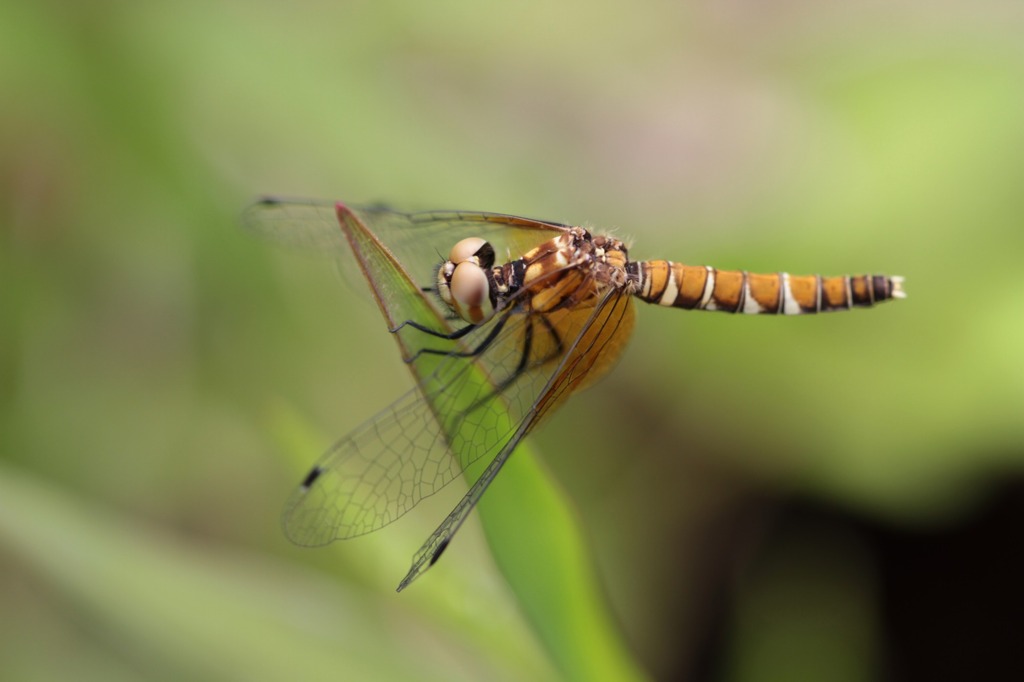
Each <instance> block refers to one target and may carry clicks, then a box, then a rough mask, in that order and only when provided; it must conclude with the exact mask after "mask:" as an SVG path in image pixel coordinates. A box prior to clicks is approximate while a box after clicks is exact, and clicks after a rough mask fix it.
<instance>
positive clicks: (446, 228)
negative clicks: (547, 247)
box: [242, 197, 568, 286]
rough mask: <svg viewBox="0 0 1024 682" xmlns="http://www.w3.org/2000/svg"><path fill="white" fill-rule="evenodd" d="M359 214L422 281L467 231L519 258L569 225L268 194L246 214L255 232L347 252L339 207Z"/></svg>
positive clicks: (290, 243)
mask: <svg viewBox="0 0 1024 682" xmlns="http://www.w3.org/2000/svg"><path fill="white" fill-rule="evenodd" d="M339 207H340V209H341V210H342V211H344V212H346V213H348V214H351V215H353V216H355V217H357V218H358V219H359V220H360V221H361V222H363V223H364V224H365V225H366V226H367V227H368V228H369V229H370V230H371V231H372V232H373V233H374V234H375V235H376V236H377V238H378V239H379V240H380V242H381V243H382V244H384V245H385V246H386V248H387V249H388V250H389V251H390V252H391V253H392V254H393V255H394V257H395V258H396V259H397V260H398V261H399V262H400V263H402V264H403V266H404V267H405V269H406V271H407V272H408V273H409V275H410V276H411V277H412V279H413V281H414V282H415V283H416V284H417V285H419V286H431V285H432V284H433V275H434V271H435V270H436V269H437V265H438V263H440V262H441V261H443V260H444V259H445V258H446V257H447V255H448V252H449V250H450V249H451V248H452V246H454V245H455V244H456V243H457V242H459V241H461V240H462V239H465V238H467V237H482V238H484V239H486V240H488V241H489V242H491V245H492V246H493V247H494V250H495V253H496V254H497V256H498V258H499V259H505V260H511V259H514V258H518V257H519V256H521V255H522V254H524V253H525V252H527V251H529V250H530V249H532V248H533V247H534V246H536V245H537V244H539V243H541V242H543V241H545V240H546V239H550V238H551V237H554V236H556V235H557V233H559V232H561V231H562V230H565V229H566V228H567V227H568V226H567V225H562V224H560V223H555V222H551V221H545V220H534V219H531V218H522V217H519V216H513V215H506V214H503V213H485V212H472V211H429V212H421V213H402V212H399V211H392V210H390V209H387V208H385V207H382V206H349V205H346V204H343V203H341V202H336V201H324V200H319V199H284V198H277V197H267V198H264V199H262V200H260V201H258V202H256V203H254V204H253V205H251V206H250V207H249V208H247V209H246V210H245V212H244V214H243V216H242V223H243V225H244V226H245V227H246V228H247V229H248V230H250V231H251V232H254V233H256V234H259V235H261V236H263V237H266V238H269V239H272V240H274V241H276V242H278V243H281V244H285V245H287V246H292V247H300V248H312V249H316V250H320V251H328V252H336V254H335V255H337V256H339V257H342V258H345V255H346V254H347V253H348V252H349V249H350V245H349V243H348V241H347V240H346V238H345V235H344V234H343V232H342V230H341V229H340V225H339V218H338V211H339Z"/></svg>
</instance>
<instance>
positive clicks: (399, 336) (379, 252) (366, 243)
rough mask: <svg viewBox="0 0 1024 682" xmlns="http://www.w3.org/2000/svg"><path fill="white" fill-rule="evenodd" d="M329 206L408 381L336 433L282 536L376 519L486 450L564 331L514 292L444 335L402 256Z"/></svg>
mask: <svg viewBox="0 0 1024 682" xmlns="http://www.w3.org/2000/svg"><path fill="white" fill-rule="evenodd" d="M339 217H340V219H339V220H337V224H338V228H339V229H338V232H339V233H340V234H342V239H343V240H344V242H345V244H346V245H347V247H348V249H349V251H350V252H351V253H352V255H353V256H354V258H353V260H354V262H355V263H356V264H357V265H358V268H359V270H360V271H361V272H362V273H363V275H364V276H365V279H366V281H367V283H368V284H369V286H370V289H371V291H372V292H373V293H374V296H375V298H376V299H377V301H378V303H379V304H380V306H381V310H382V312H383V314H384V316H385V318H386V320H387V322H388V326H389V328H391V329H392V330H393V332H394V337H395V338H396V340H397V341H398V343H399V346H400V348H401V349H402V354H403V357H404V358H405V360H406V362H407V365H408V366H409V368H410V370H411V371H412V373H413V375H414V377H415V378H416V380H417V383H418V392H411V393H409V394H407V395H406V396H404V397H403V398H402V399H400V400H399V401H398V402H397V403H395V404H394V405H393V406H391V407H390V408H388V409H387V410H385V411H384V412H382V413H381V414H380V415H378V416H377V417H376V418H374V419H373V420H371V421H370V422H367V423H366V424H365V425H363V426H362V427H360V428H359V429H357V430H356V431H355V432H354V433H353V434H352V435H350V436H349V437H347V438H345V439H344V440H342V441H341V442H339V443H338V444H336V445H335V446H334V447H333V448H331V450H330V451H328V452H327V453H326V454H325V455H324V456H323V458H322V459H321V461H320V462H319V463H318V464H317V465H316V467H314V468H313V470H312V471H311V472H310V473H309V475H308V476H307V477H306V480H305V482H304V483H303V485H302V486H300V488H299V490H298V491H297V492H296V493H295V495H293V497H292V500H291V501H290V503H289V505H288V508H287V510H286V513H285V520H284V523H285V528H286V532H287V534H288V535H289V537H291V538H292V539H293V540H294V541H296V542H297V543H300V544H306V545H311V544H312V545H316V544H324V543H326V542H330V541H331V540H334V539H337V538H344V537H351V536H353V535H359V534H361V533H367V532H370V531H372V530H375V529H377V528H380V527H381V526H383V525H385V524H387V523H390V522H391V521H393V520H394V519H396V518H398V517H399V516H401V515H402V514H404V513H405V512H406V511H408V510H409V509H410V508H412V507H413V506H414V505H415V504H417V503H418V502H419V501H420V500H421V499H423V498H424V497H426V496H428V495H430V494H433V493H434V492H436V491H437V490H438V489H440V488H441V487H442V486H444V485H445V484H447V483H448V482H450V481H451V480H452V478H454V477H455V476H456V475H458V474H459V473H460V472H462V471H463V470H464V469H465V468H466V467H467V466H469V465H470V464H471V463H472V462H474V461H476V460H478V459H480V458H481V457H485V456H488V455H490V456H493V455H494V454H495V453H497V452H498V451H499V450H500V448H501V446H502V444H503V443H505V442H506V441H507V440H508V438H509V437H510V435H511V434H512V433H513V432H514V431H515V428H516V426H517V425H518V424H519V423H520V422H521V421H522V419H523V416H524V415H525V413H526V411H527V410H528V409H529V407H530V406H531V405H532V404H533V402H534V400H535V399H536V397H537V395H538V394H539V391H540V390H541V388H542V387H543V385H544V383H545V382H546V380H547V378H548V377H549V376H550V374H551V372H552V371H553V369H554V367H555V366H557V362H558V360H559V359H560V358H561V357H562V356H563V355H564V350H565V343H566V342H565V341H564V339H571V338H573V337H574V336H575V331H574V330H573V329H572V324H565V323H561V322H559V321H558V320H556V321H555V322H551V321H550V320H549V318H550V317H551V316H540V315H537V314H535V313H530V312H528V311H527V310H526V308H523V307H521V306H519V305H518V304H517V302H516V301H512V302H511V304H510V305H509V306H508V307H506V308H505V309H504V310H502V311H501V312H500V313H499V314H498V315H496V316H495V317H493V318H492V319H491V320H489V321H488V322H487V323H485V324H483V325H480V326H477V327H473V328H472V329H470V330H469V331H468V333H465V334H463V335H460V336H458V337H455V336H451V337H446V336H444V335H445V334H448V333H450V331H451V330H450V326H449V325H448V322H447V320H445V319H444V318H442V317H441V316H440V315H439V314H438V312H437V310H436V309H435V307H434V306H432V305H431V304H430V303H429V302H428V297H426V296H425V294H424V292H423V291H422V290H421V288H420V287H417V286H416V285H415V284H414V283H413V282H412V280H411V278H410V276H409V275H408V273H407V272H406V271H405V267H404V265H405V264H404V263H401V262H399V261H398V260H397V259H396V258H395V256H394V254H393V253H392V252H391V251H390V250H389V249H388V248H386V246H385V245H384V244H383V243H382V242H381V241H380V239H379V238H378V236H377V235H376V232H375V231H374V230H371V229H370V227H369V225H368V224H367V223H366V222H365V221H363V220H362V219H361V217H360V215H359V214H355V213H352V212H348V211H346V210H341V211H340V212H339ZM428 222H429V221H428ZM488 224H489V223H488ZM535 236H536V235H535ZM531 248H532V245H531ZM573 319H575V318H567V321H569V322H572V320H573ZM407 321H414V322H416V323H417V325H419V326H420V327H427V328H429V329H433V330H435V331H436V332H437V334H440V335H441V336H438V335H432V334H429V333H426V332H424V331H423V330H422V329H420V328H417V327H414V326H412V325H407V324H404V323H405V322H407ZM556 323H557V326H556ZM563 327H565V328H563Z"/></svg>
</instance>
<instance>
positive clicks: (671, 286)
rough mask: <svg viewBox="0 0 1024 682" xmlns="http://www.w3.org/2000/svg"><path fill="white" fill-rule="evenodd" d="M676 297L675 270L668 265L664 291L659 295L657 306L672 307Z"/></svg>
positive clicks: (677, 290) (677, 286) (677, 293)
mask: <svg viewBox="0 0 1024 682" xmlns="http://www.w3.org/2000/svg"><path fill="white" fill-rule="evenodd" d="M678 295H679V285H678V284H676V269H675V268H674V267H672V264H671V263H669V266H668V282H667V283H666V284H665V291H663V292H662V293H661V298H659V299H658V305H672V304H673V303H675V302H676V296H678Z"/></svg>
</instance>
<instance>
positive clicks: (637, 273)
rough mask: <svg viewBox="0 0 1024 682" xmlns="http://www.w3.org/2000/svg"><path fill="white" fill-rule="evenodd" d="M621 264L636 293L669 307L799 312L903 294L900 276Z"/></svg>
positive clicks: (661, 263)
mask: <svg viewBox="0 0 1024 682" xmlns="http://www.w3.org/2000/svg"><path fill="white" fill-rule="evenodd" d="M626 267H627V270H628V272H629V275H630V278H631V279H633V281H635V282H636V291H635V294H636V296H638V297H639V298H641V299H643V300H644V301H647V302H648V303H657V304H659V305H666V306H672V307H675V308H693V309H696V310H723V311H726V312H730V313H750V314H759V313H760V314H784V315H801V314H806V313H818V312H827V311H831V310H849V309H850V308H852V307H854V306H872V305H875V304H876V303H881V302H882V301H886V300H889V299H890V298H903V297H904V293H903V287H902V285H903V278H902V277H886V276H883V275H856V276H852V277H850V276H840V277H822V276H821V275H801V276H797V275H790V274H788V273H785V272H779V273H775V274H771V275H758V274H755V273H750V272H745V271H740V270H716V269H715V268H712V267H705V266H694V265H683V264H682V263H673V262H671V261H665V260H652V261H642V262H631V263H629V264H628V265H627V266H626Z"/></svg>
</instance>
